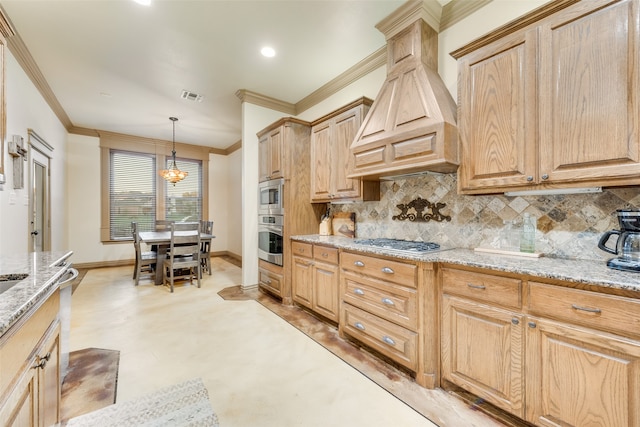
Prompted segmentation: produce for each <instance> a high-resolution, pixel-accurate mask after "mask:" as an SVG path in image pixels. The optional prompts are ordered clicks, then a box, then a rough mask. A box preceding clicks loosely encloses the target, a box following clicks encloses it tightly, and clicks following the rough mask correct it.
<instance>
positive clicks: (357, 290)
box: [353, 288, 364, 295]
mask: <svg viewBox="0 0 640 427" xmlns="http://www.w3.org/2000/svg"><path fill="white" fill-rule="evenodd" d="M353 293H354V294H356V295H364V291H363V290H362V289H360V288H355V289H354V290H353Z"/></svg>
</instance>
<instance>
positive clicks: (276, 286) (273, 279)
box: [258, 269, 282, 294]
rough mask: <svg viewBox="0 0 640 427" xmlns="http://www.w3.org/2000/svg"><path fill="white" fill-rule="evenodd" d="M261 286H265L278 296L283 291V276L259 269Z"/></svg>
mask: <svg viewBox="0 0 640 427" xmlns="http://www.w3.org/2000/svg"><path fill="white" fill-rule="evenodd" d="M258 273H259V279H258V280H259V285H261V286H264V287H266V288H268V289H271V290H272V291H275V292H277V293H278V294H279V293H280V292H281V291H282V276H280V275H278V274H274V273H271V272H270V271H267V270H263V269H259V270H258Z"/></svg>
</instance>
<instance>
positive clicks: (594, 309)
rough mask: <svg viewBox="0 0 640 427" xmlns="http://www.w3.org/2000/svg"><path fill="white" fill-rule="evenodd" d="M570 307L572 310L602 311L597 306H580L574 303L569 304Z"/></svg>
mask: <svg viewBox="0 0 640 427" xmlns="http://www.w3.org/2000/svg"><path fill="white" fill-rule="evenodd" d="M571 308H573V309H574V310H579V311H586V312H588V313H602V310H600V309H599V308H591V307H581V306H579V305H576V304H571Z"/></svg>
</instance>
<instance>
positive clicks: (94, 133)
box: [67, 126, 100, 137]
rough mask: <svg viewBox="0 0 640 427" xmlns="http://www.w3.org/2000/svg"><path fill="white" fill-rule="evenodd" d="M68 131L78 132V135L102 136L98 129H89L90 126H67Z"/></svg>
mask: <svg viewBox="0 0 640 427" xmlns="http://www.w3.org/2000/svg"><path fill="white" fill-rule="evenodd" d="M67 132H69V133H73V134H76V135H83V136H96V137H100V133H99V132H98V131H97V130H95V129H89V128H83V127H79V126H71V127H69V128H67Z"/></svg>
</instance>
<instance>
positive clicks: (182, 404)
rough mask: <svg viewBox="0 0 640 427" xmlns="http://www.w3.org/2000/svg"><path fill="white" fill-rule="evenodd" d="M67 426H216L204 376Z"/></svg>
mask: <svg viewBox="0 0 640 427" xmlns="http://www.w3.org/2000/svg"><path fill="white" fill-rule="evenodd" d="M67 426H68V427H122V426H145V427H160V426H166V427H169V426H172V427H177V426H180V427H183V426H184V427H187V426H189V427H200V426H202V427H217V426H218V417H217V416H216V414H215V413H214V412H213V409H212V408H211V403H210V402H209V393H208V392H207V389H206V387H205V386H204V383H203V382H202V379H201V378H196V379H193V380H190V381H186V382H184V383H181V384H176V385H173V386H170V387H167V388H164V389H161V390H158V391H157V392H155V393H152V394H149V395H146V396H143V397H141V398H139V399H135V400H131V401H128V402H123V403H117V404H115V405H111V406H108V407H106V408H103V409H100V410H98V411H95V412H91V413H89V414H86V415H82V416H80V417H77V418H73V419H71V420H69V423H68V424H67Z"/></svg>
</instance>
